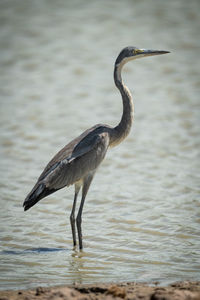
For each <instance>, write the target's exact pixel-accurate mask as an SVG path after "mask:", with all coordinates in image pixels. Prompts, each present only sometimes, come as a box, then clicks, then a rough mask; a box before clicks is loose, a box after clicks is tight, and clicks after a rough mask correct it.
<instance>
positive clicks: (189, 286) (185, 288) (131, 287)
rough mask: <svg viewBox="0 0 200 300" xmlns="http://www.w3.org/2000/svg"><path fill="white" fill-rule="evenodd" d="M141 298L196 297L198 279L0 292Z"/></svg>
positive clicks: (0, 299) (3, 298) (16, 296)
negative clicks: (170, 282) (161, 282)
mask: <svg viewBox="0 0 200 300" xmlns="http://www.w3.org/2000/svg"><path fill="white" fill-rule="evenodd" d="M120 298H121V299H127V300H128V299H134V300H137V299H143V300H200V281H195V282H191V281H184V282H177V283H174V284H171V285H169V286H167V287H163V286H159V283H153V284H152V285H148V284H144V283H135V282H127V283H118V284H116V283H110V284H91V285H81V284H77V285H76V284H75V285H73V286H57V287H48V288H43V287H38V288H35V289H29V290H18V291H1V292H0V300H8V299H9V300H10V299H11V300H29V299H30V300H34V299H38V300H39V299H44V300H47V299H48V300H50V299H51V300H54V299H55V300H57V299H65V300H67V299H80V300H87V299H90V300H91V299H96V300H98V299H120Z"/></svg>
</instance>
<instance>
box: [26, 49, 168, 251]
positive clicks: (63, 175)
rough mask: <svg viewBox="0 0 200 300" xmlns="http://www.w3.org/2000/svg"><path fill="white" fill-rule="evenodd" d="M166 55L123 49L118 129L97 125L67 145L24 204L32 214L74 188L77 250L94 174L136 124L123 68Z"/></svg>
mask: <svg viewBox="0 0 200 300" xmlns="http://www.w3.org/2000/svg"><path fill="white" fill-rule="evenodd" d="M165 53H169V51H161V50H145V49H139V48H136V47H126V48H124V49H122V51H121V52H120V53H119V55H118V57H117V59H116V62H115V65H114V81H115V85H116V87H117V88H118V89H119V91H120V93H121V96H122V101H123V113H122V117H121V120H120V122H119V124H118V125H117V126H115V127H111V126H108V125H104V124H98V125H95V126H93V127H91V128H90V129H87V130H86V131H85V132H83V133H82V134H81V135H80V136H78V137H77V138H75V139H74V140H72V141H71V142H70V143H69V144H67V145H66V146H65V147H64V148H63V149H61V150H60V151H59V152H58V153H57V154H56V155H55V156H54V157H53V158H52V160H51V161H50V162H49V163H48V165H47V166H46V168H45V169H44V171H43V172H42V174H41V175H40V177H39V178H38V180H37V182H36V184H35V186H34V187H33V189H32V190H31V192H30V193H29V194H28V196H27V197H26V199H25V201H24V204H23V206H24V210H28V209H29V208H31V207H32V206H33V205H35V204H36V203H37V202H38V201H39V200H41V199H42V198H44V197H46V196H48V195H50V194H52V193H54V192H56V191H58V190H60V189H62V188H64V187H65V186H70V185H72V184H74V186H75V194H74V201H73V205H72V211H71V215H70V222H71V229H72V238H73V245H74V247H75V246H76V226H77V231H78V240H79V248H80V250H81V249H82V248H83V243H82V229H81V223H82V211H83V205H84V202H85V198H86V195H87V192H88V189H89V187H90V184H91V182H92V179H93V177H94V174H95V172H96V170H97V168H98V166H99V165H100V163H101V162H102V160H103V159H104V157H105V154H106V152H107V150H108V148H109V147H113V146H116V145H118V144H119V143H121V142H122V141H123V140H124V139H125V137H126V136H127V135H128V133H129V131H130V128H131V125H132V122H133V111H134V106H133V100H132V96H131V93H130V91H129V89H128V87H127V86H125V84H124V83H123V81H122V78H121V71H122V67H123V66H124V64H125V63H127V62H128V61H129V60H133V59H137V58H141V57H146V56H152V55H159V54H165ZM81 188H82V198H81V203H80V207H79V210H78V214H77V217H76V218H75V209H76V203H77V196H78V193H79V191H80V189H81Z"/></svg>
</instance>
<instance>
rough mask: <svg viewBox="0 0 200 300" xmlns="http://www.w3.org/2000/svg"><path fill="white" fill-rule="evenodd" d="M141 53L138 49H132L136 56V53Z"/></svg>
mask: <svg viewBox="0 0 200 300" xmlns="http://www.w3.org/2000/svg"><path fill="white" fill-rule="evenodd" d="M141 52H142V51H141V50H140V49H134V50H133V54H138V53H141Z"/></svg>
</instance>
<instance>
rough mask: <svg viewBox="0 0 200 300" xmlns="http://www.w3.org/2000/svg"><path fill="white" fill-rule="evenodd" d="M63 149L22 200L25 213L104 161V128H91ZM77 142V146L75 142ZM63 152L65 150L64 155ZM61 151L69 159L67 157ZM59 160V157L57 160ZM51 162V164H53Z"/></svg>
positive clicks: (107, 133)
mask: <svg viewBox="0 0 200 300" xmlns="http://www.w3.org/2000/svg"><path fill="white" fill-rule="evenodd" d="M80 137H82V138H81V139H80V138H79V139H78V138H77V139H75V140H74V142H73V141H72V142H73V143H74V147H73V148H72V150H71V152H70V151H69V148H71V147H72V145H73V144H72V142H71V143H70V144H68V145H69V146H70V147H68V146H65V147H64V148H63V150H61V151H60V152H59V153H58V154H57V155H56V156H55V157H54V158H53V159H52V160H51V161H50V163H49V164H48V165H47V167H46V168H45V169H44V171H43V172H42V174H41V175H40V177H39V179H38V181H37V183H36V185H35V186H34V187H33V189H32V191H31V192H30V193H29V195H28V196H27V197H26V199H25V201H24V209H25V210H27V209H29V208H30V207H32V206H33V205H34V204H36V203H37V202H38V201H39V200H41V199H42V198H44V197H46V196H48V195H49V194H51V193H54V192H55V191H57V190H58V189H61V188H63V187H65V186H69V185H71V184H74V183H75V182H77V181H79V180H81V179H82V178H84V176H86V175H87V173H89V172H91V171H94V170H95V169H96V168H97V167H98V166H99V164H100V163H101V161H102V160H103V158H104V156H105V154H106V151H107V149H108V146H109V132H108V131H106V130H105V127H103V126H99V127H97V126H96V127H94V130H88V134H85V133H84V134H83V135H81V136H80ZM75 141H76V143H75ZM65 149H68V150H66V152H65ZM62 151H64V152H65V153H66V154H68V156H67V157H66V156H65V155H64V153H62ZM58 157H60V158H62V159H60V161H58ZM53 162H54V163H53Z"/></svg>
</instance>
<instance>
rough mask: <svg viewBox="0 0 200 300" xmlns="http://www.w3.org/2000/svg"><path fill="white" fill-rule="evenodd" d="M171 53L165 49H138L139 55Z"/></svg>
mask: <svg viewBox="0 0 200 300" xmlns="http://www.w3.org/2000/svg"><path fill="white" fill-rule="evenodd" d="M166 53H170V52H169V51H164V50H146V49H140V50H139V51H138V56H139V55H141V56H152V55H160V54H166Z"/></svg>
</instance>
